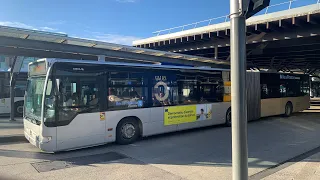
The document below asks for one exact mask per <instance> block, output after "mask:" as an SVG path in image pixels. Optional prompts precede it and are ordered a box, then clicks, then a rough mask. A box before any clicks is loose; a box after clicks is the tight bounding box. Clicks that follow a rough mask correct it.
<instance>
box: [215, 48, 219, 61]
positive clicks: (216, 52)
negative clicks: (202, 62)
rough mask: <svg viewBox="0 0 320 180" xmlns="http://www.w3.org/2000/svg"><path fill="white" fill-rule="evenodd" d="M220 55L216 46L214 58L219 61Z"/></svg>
mask: <svg viewBox="0 0 320 180" xmlns="http://www.w3.org/2000/svg"><path fill="white" fill-rule="evenodd" d="M218 54H219V51H218V46H215V47H214V58H215V59H218Z"/></svg>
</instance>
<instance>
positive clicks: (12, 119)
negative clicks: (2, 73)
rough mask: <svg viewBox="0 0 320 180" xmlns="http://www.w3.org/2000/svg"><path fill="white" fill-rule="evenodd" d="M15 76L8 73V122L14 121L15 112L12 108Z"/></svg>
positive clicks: (13, 107)
mask: <svg viewBox="0 0 320 180" xmlns="http://www.w3.org/2000/svg"><path fill="white" fill-rule="evenodd" d="M15 75H16V73H10V107H11V108H10V109H11V112H10V121H15V119H14V115H15V114H14V111H15V108H16V107H15V106H14V96H15V92H14V86H15V81H16V80H15V79H16V78H15Z"/></svg>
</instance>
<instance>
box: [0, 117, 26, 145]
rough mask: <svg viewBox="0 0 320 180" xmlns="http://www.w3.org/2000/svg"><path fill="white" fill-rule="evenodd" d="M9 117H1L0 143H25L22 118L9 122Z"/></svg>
mask: <svg viewBox="0 0 320 180" xmlns="http://www.w3.org/2000/svg"><path fill="white" fill-rule="evenodd" d="M9 119H10V118H9V117H3V116H2V117H0V143H9V142H21V141H25V138H24V135H23V121H22V118H20V117H17V118H15V121H9Z"/></svg>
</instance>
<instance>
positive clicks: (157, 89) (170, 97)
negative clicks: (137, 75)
mask: <svg viewBox="0 0 320 180" xmlns="http://www.w3.org/2000/svg"><path fill="white" fill-rule="evenodd" d="M178 100H179V94H178V87H177V81H176V77H175V76H174V75H172V74H162V73H155V74H153V75H152V106H154V107H158V106H172V105H177V104H178Z"/></svg>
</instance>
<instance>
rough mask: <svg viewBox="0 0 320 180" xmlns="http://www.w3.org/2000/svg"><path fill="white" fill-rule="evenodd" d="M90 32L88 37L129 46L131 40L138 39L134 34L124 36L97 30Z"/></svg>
mask: <svg viewBox="0 0 320 180" xmlns="http://www.w3.org/2000/svg"><path fill="white" fill-rule="evenodd" d="M92 34H93V35H92V36H91V38H89V39H92V40H96V41H103V42H108V43H115V44H122V45H130V46H131V45H132V42H133V41H135V40H138V39H140V38H138V37H135V36H126V35H120V34H104V33H99V32H92Z"/></svg>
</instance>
